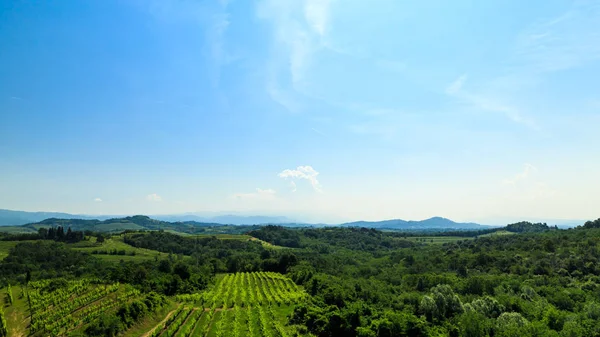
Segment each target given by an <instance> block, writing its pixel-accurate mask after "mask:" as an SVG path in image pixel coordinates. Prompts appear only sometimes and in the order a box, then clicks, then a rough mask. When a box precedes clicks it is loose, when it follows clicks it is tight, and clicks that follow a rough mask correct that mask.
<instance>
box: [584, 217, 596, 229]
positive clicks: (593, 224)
mask: <svg viewBox="0 0 600 337" xmlns="http://www.w3.org/2000/svg"><path fill="white" fill-rule="evenodd" d="M583 228H586V229H590V228H600V218H599V219H596V220H594V221H586V223H585V224H584V225H583Z"/></svg>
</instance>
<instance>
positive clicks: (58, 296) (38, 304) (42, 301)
mask: <svg viewBox="0 0 600 337" xmlns="http://www.w3.org/2000/svg"><path fill="white" fill-rule="evenodd" d="M49 283H50V281H46V282H41V281H37V282H30V283H29V287H28V288H29V291H28V293H27V295H28V296H29V297H28V298H29V303H30V305H31V308H30V310H31V312H38V311H39V310H42V309H43V310H47V309H48V308H50V307H53V306H56V305H58V304H60V303H63V302H65V301H67V300H68V299H70V298H72V297H74V296H78V295H81V294H83V293H85V292H87V291H88V290H89V285H90V283H91V280H89V279H80V280H77V281H69V283H68V286H67V287H66V288H59V289H54V290H53V291H52V292H51V293H42V292H41V290H42V289H43V288H45V287H47V286H48V285H49Z"/></svg>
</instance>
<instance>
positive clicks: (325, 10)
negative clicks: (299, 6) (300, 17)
mask: <svg viewBox="0 0 600 337" xmlns="http://www.w3.org/2000/svg"><path fill="white" fill-rule="evenodd" d="M330 4H331V1H330V0H306V1H305V2H304V17H305V18H306V22H308V24H309V26H310V27H311V28H312V30H313V31H314V32H316V33H317V34H318V35H319V36H324V35H325V30H326V29H327V20H328V16H329V6H330Z"/></svg>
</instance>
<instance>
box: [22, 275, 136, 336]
mask: <svg viewBox="0 0 600 337" xmlns="http://www.w3.org/2000/svg"><path fill="white" fill-rule="evenodd" d="M52 282H55V281H52V280H46V281H37V282H30V284H29V286H28V289H27V291H26V292H24V293H23V295H22V297H23V299H24V302H25V303H26V307H27V308H28V314H29V320H30V324H29V331H30V333H31V334H40V335H44V336H62V335H65V334H67V333H68V332H70V331H73V330H75V329H77V328H79V327H81V326H83V325H86V324H89V323H91V322H92V321H94V320H96V319H97V318H99V317H100V316H101V315H102V314H104V313H105V312H108V311H111V310H115V309H116V308H118V306H120V305H122V304H124V303H126V302H128V301H129V300H131V299H133V298H135V297H136V296H138V295H139V294H140V293H139V291H138V290H136V289H135V288H133V287H131V286H129V285H120V284H118V283H115V284H110V285H106V284H101V283H100V282H99V281H93V280H89V279H80V280H77V281H68V282H65V283H66V284H61V286H60V287H58V288H55V286H53V284H52Z"/></svg>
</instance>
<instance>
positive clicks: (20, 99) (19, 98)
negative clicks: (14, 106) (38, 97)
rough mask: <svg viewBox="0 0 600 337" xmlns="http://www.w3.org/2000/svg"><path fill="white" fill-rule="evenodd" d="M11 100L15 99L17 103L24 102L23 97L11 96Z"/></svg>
mask: <svg viewBox="0 0 600 337" xmlns="http://www.w3.org/2000/svg"><path fill="white" fill-rule="evenodd" d="M10 99H13V100H15V101H22V100H23V99H22V98H21V97H17V96H10Z"/></svg>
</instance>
